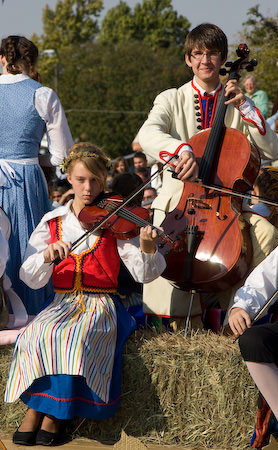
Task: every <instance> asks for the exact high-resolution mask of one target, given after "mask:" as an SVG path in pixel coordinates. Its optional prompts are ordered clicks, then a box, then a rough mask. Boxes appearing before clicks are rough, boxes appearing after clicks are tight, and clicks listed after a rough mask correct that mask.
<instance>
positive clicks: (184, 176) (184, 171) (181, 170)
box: [175, 150, 199, 181]
mask: <svg viewBox="0 0 278 450" xmlns="http://www.w3.org/2000/svg"><path fill="white" fill-rule="evenodd" d="M175 172H176V173H177V174H178V179H179V180H181V181H196V180H198V175H199V166H198V164H197V161H196V159H195V156H194V154H193V152H190V151H188V150H185V151H184V152H182V153H181V154H180V156H179V159H178V163H177V165H176V168H175Z"/></svg>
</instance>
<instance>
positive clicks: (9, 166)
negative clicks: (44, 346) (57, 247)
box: [0, 36, 73, 315]
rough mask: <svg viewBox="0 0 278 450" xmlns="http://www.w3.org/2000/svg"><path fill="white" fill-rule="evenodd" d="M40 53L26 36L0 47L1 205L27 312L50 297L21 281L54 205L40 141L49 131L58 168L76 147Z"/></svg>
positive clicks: (11, 271) (11, 269)
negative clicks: (39, 66)
mask: <svg viewBox="0 0 278 450" xmlns="http://www.w3.org/2000/svg"><path fill="white" fill-rule="evenodd" d="M37 59H38V49H37V47H36V45H35V44H34V43H33V42H32V41H30V40H28V39H26V38H25V37H23V36H8V37H7V38H5V39H3V40H2V42H1V46H0V63H1V65H2V71H3V74H2V75H1V76H0V98H1V109H0V206H1V207H2V208H3V210H4V211H5V213H6V214H7V216H8V218H9V220H10V222H11V228H12V232H11V236H10V239H9V250H10V257H9V260H8V262H7V269H6V271H7V274H8V275H9V277H10V279H11V281H12V284H13V286H14V289H15V291H16V292H17V294H18V295H19V296H20V297H21V298H22V300H23V302H24V304H25V307H26V309H27V312H28V313H29V314H31V315H33V314H37V312H38V311H39V309H40V307H41V302H42V301H43V299H44V298H45V295H44V293H42V292H41V291H34V290H31V289H30V288H28V287H27V286H25V285H24V283H22V282H21V281H20V280H19V276H18V272H19V267H20V265H21V263H22V261H23V258H24V254H25V250H26V247H27V243H28V240H29V237H30V235H31V233H32V231H33V230H34V229H35V227H36V226H37V225H38V223H39V221H40V219H41V218H42V216H43V215H44V214H45V213H46V212H47V211H49V209H50V207H51V206H50V203H49V198H48V188H47V183H46V179H45V177H44V174H43V172H42V169H41V167H40V165H39V160H38V156H39V149H40V142H41V139H42V137H43V135H44V133H45V132H46V133H47V137H48V144H49V151H50V163H51V164H52V165H53V166H58V165H59V164H61V162H62V161H63V158H64V157H65V156H66V155H67V153H68V149H69V147H71V145H72V143H73V142H72V137H71V133H70V129H69V126H68V123H67V120H66V117H65V114H64V111H63V108H62V106H61V103H60V101H59V99H58V97H57V95H56V93H55V92H54V91H53V90H52V89H50V88H47V87H44V86H42V84H41V83H40V82H39V80H40V76H39V74H38V72H37V71H36V63H37Z"/></svg>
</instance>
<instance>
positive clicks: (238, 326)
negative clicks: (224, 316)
mask: <svg viewBox="0 0 278 450" xmlns="http://www.w3.org/2000/svg"><path fill="white" fill-rule="evenodd" d="M229 325H230V328H231V330H232V332H233V333H234V334H235V335H236V336H238V335H239V334H242V333H243V332H244V331H245V330H246V328H250V327H251V319H250V316H249V314H248V313H247V312H246V311H245V310H244V309H242V308H233V309H232V310H231V312H230V315H229Z"/></svg>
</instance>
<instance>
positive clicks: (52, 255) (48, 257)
mask: <svg viewBox="0 0 278 450" xmlns="http://www.w3.org/2000/svg"><path fill="white" fill-rule="evenodd" d="M71 246H72V245H71V242H63V241H57V242H54V243H53V244H49V246H48V247H47V249H46V250H45V251H44V253H43V256H44V262H45V263H51V262H53V261H54V260H55V259H56V258H57V257H59V258H60V259H61V260H63V259H65V258H67V257H68V256H69V254H70V251H71Z"/></svg>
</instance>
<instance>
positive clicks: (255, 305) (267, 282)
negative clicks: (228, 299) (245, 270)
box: [232, 247, 278, 319]
mask: <svg viewBox="0 0 278 450" xmlns="http://www.w3.org/2000/svg"><path fill="white" fill-rule="evenodd" d="M277 288H278V247H276V248H275V249H274V250H273V251H272V252H271V253H270V254H269V255H268V256H267V257H266V258H265V259H264V260H263V261H262V262H261V263H260V264H259V265H258V266H256V267H255V269H254V270H253V271H252V272H251V273H250V275H249V276H248V277H247V278H246V280H245V283H244V286H242V287H241V288H240V289H239V290H238V291H237V292H236V295H235V298H234V302H235V303H234V304H233V306H232V308H242V309H244V310H245V311H247V312H248V314H249V316H250V317H251V319H252V318H253V317H254V316H255V315H256V313H257V312H258V311H259V309H260V308H261V307H262V306H263V305H264V303H265V302H266V301H267V300H268V299H269V298H270V297H271V296H272V295H273V294H274V292H275V290H276V289H277ZM276 300H277V297H276V298H275V299H274V300H273V303H274V302H275V301H276Z"/></svg>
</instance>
